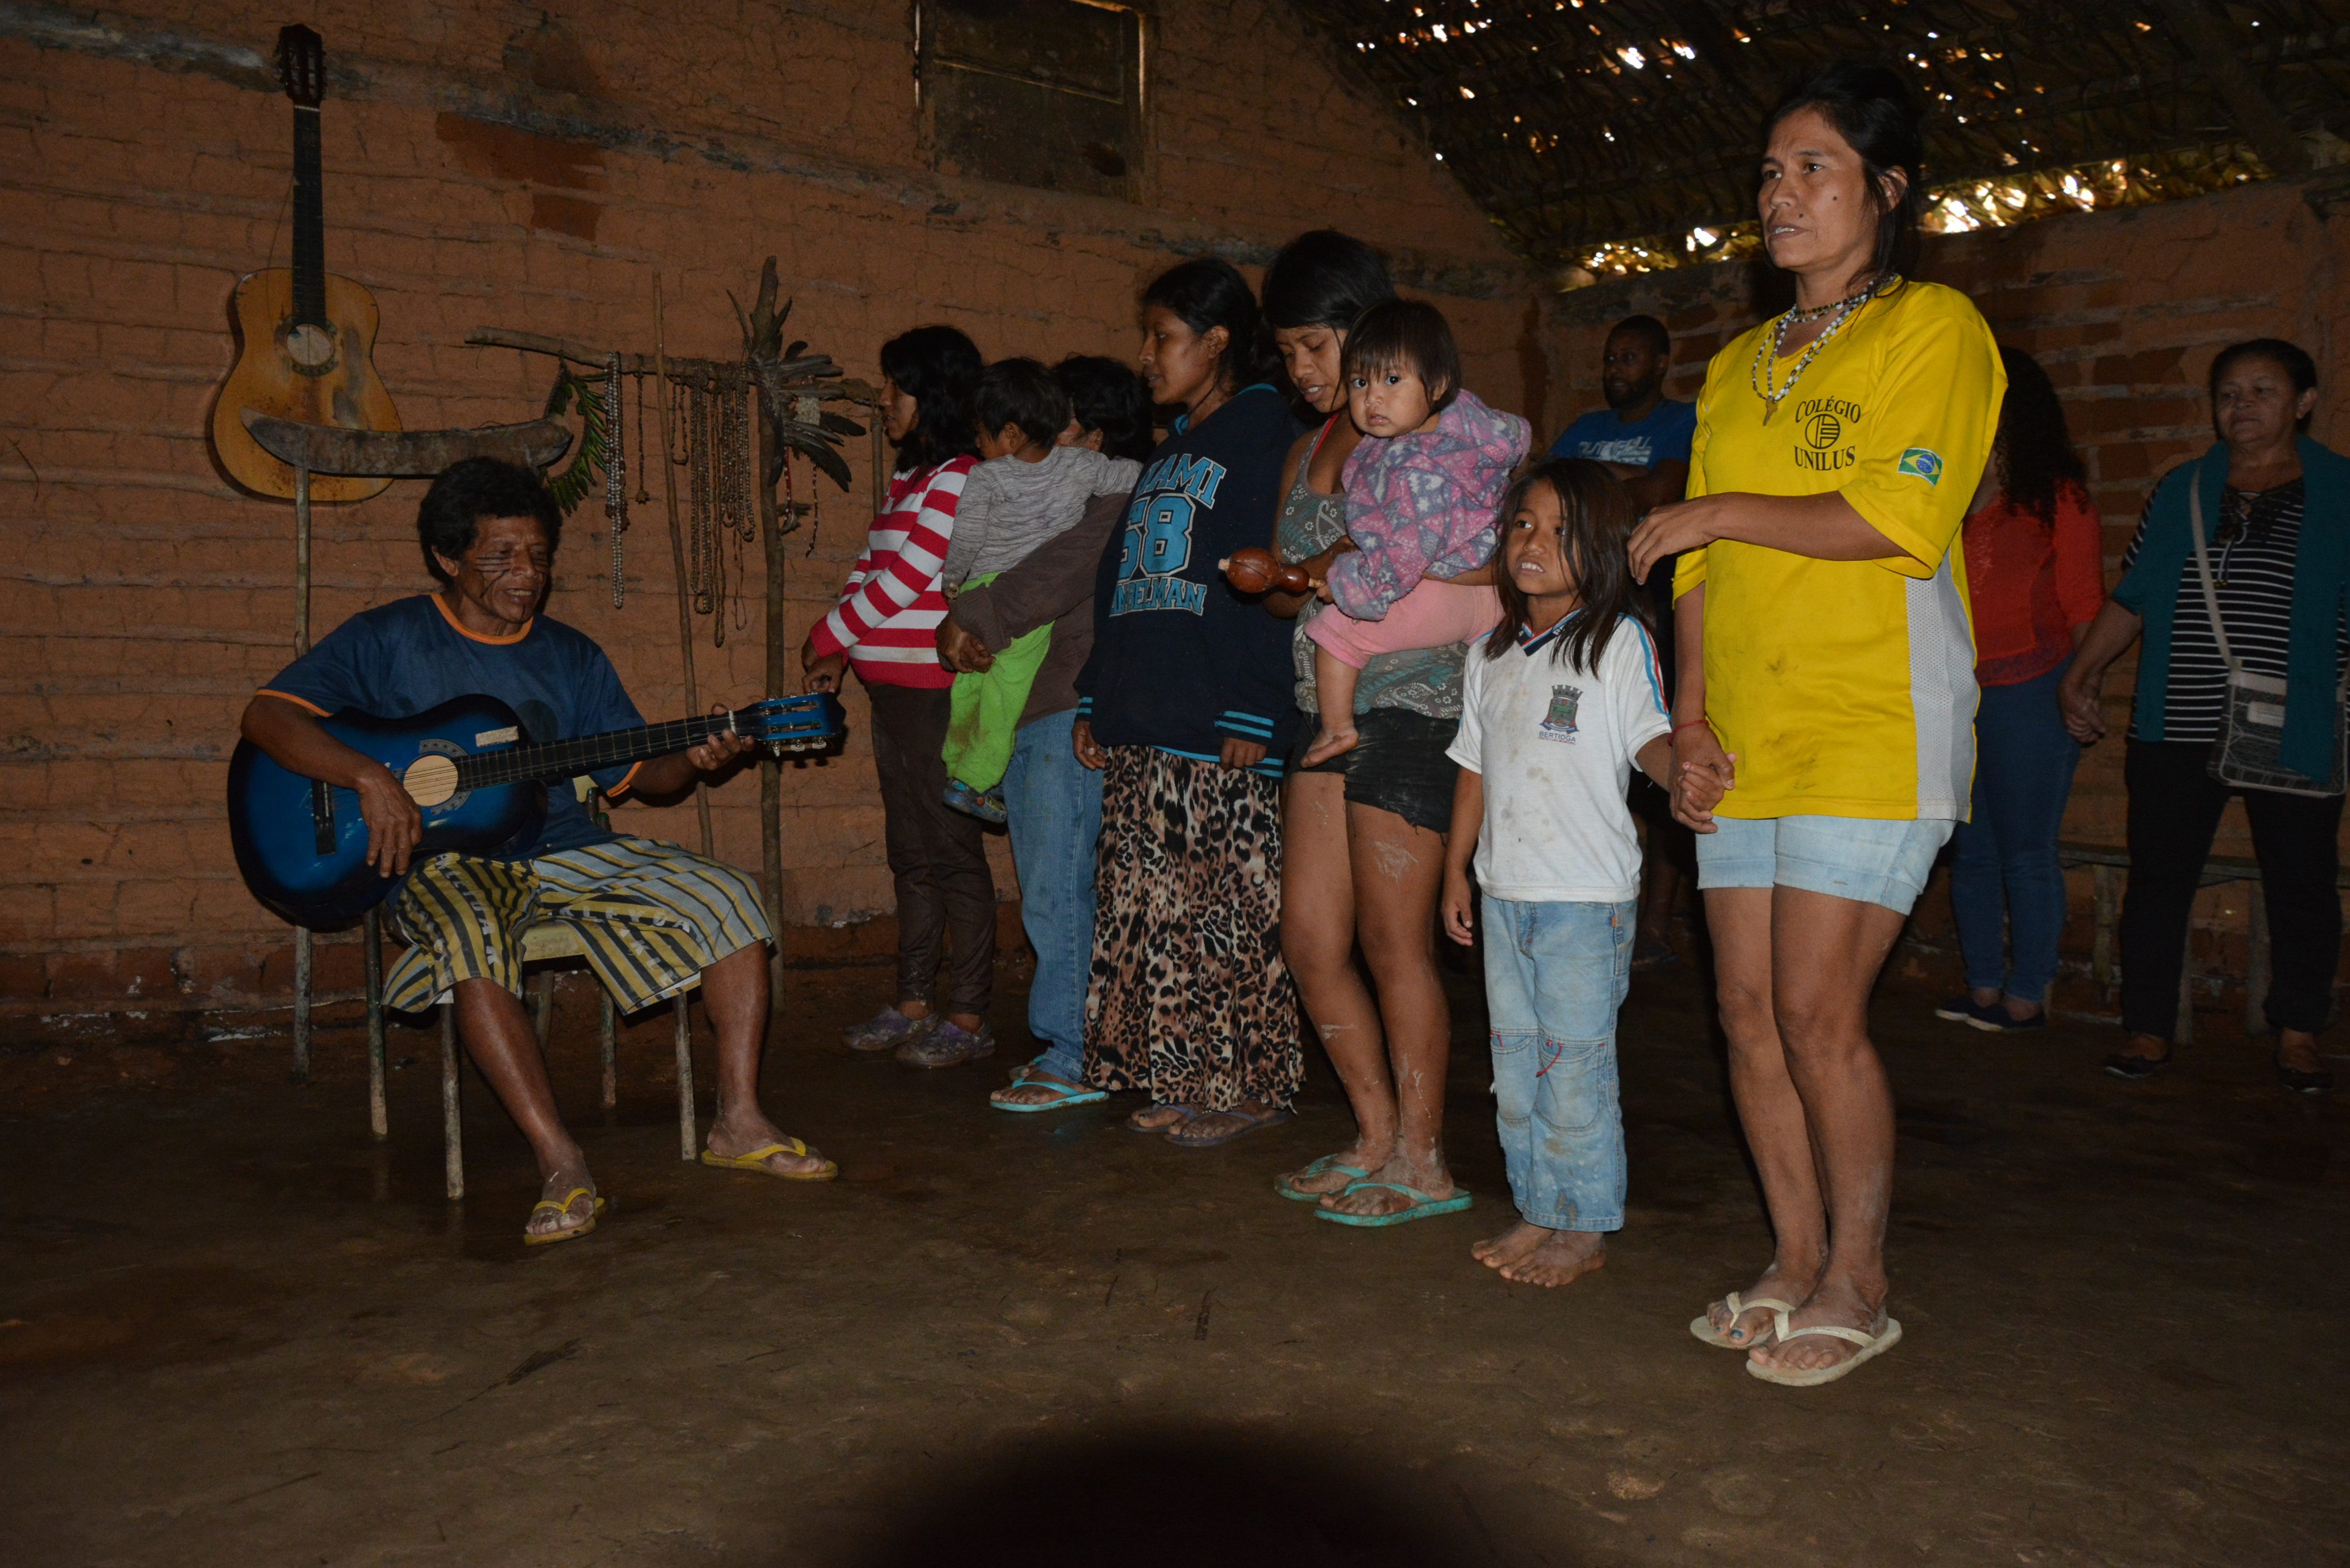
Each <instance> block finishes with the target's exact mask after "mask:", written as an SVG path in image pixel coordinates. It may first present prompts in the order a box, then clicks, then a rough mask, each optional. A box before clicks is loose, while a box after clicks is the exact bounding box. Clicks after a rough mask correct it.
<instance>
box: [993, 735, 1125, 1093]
mask: <svg viewBox="0 0 2350 1568" xmlns="http://www.w3.org/2000/svg"><path fill="white" fill-rule="evenodd" d="M1076 722H1077V714H1076V709H1074V708H1072V709H1070V710H1068V711H1066V712H1060V713H1052V714H1047V715H1046V716H1045V717H1044V718H1042V719H1038V720H1036V721H1035V722H1034V723H1029V724H1023V725H1022V726H1021V727H1020V729H1019V732H1017V733H1016V734H1014V737H1013V741H1012V761H1011V763H1010V765H1008V766H1007V767H1006V768H1005V769H1004V770H1003V809H1004V811H1005V813H1006V814H1007V815H1009V816H1010V818H1011V821H1010V822H1009V823H1008V824H1007V825H1006V826H1009V827H1010V829H1011V832H1012V863H1013V865H1014V867H1015V868H1016V869H1017V870H1018V871H1019V873H1020V923H1021V924H1022V925H1023V926H1024V927H1026V928H1027V930H1028V945H1029V946H1030V947H1033V948H1035V950H1036V978H1035V981H1032V982H1031V983H1030V985H1029V987H1028V1033H1031V1034H1034V1035H1035V1037H1036V1038H1037V1039H1039V1040H1041V1041H1043V1042H1044V1043H1045V1054H1044V1055H1042V1056H1040V1057H1038V1058H1037V1059H1036V1060H1037V1065H1038V1066H1040V1067H1041V1068H1043V1069H1044V1071H1045V1072H1047V1073H1050V1074H1052V1075H1054V1076H1055V1077H1056V1078H1064V1079H1066V1080H1067V1081H1068V1082H1070V1083H1073V1084H1074V1083H1076V1081H1077V1078H1078V1075H1079V1074H1081V1073H1082V1072H1083V1071H1084V1069H1085V1052H1086V977H1087V972H1088V971H1090V970H1091V969H1092V967H1093V959H1094V843H1095V841H1096V840H1097V839H1098V838H1100V836H1101V812H1102V776H1101V774H1099V773H1097V772H1096V771H1095V770H1094V769H1092V768H1089V767H1087V766H1086V765H1085V764H1084V763H1080V762H1078V761H1077V759H1076V753H1074V752H1072V751H1071V750H1070V740H1069V732H1070V731H1071V730H1072V729H1074V728H1075V727H1076Z"/></svg>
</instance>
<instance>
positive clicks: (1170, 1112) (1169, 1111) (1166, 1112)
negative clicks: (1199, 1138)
mask: <svg viewBox="0 0 2350 1568" xmlns="http://www.w3.org/2000/svg"><path fill="white" fill-rule="evenodd" d="M1199 1114H1200V1112H1199V1109H1198V1107H1197V1106H1143V1107H1142V1108H1141V1109H1140V1110H1139V1111H1137V1112H1135V1113H1134V1114H1133V1115H1132V1116H1128V1117H1127V1118H1126V1125H1127V1127H1128V1129H1130V1130H1131V1131H1134V1132H1141V1133H1155V1132H1165V1131H1166V1130H1167V1129H1168V1128H1169V1127H1173V1126H1174V1125H1175V1124H1176V1123H1178V1122H1188V1121H1190V1120H1191V1118H1192V1117H1193V1116H1198V1115H1199Z"/></svg>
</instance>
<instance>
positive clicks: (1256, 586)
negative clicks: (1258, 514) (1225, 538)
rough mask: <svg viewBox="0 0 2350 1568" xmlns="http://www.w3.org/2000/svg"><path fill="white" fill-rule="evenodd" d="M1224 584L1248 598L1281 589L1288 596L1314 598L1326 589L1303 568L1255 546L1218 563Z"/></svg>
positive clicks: (1237, 551)
mask: <svg viewBox="0 0 2350 1568" xmlns="http://www.w3.org/2000/svg"><path fill="white" fill-rule="evenodd" d="M1216 569H1217V570H1218V571H1220V572H1222V573H1223V574H1224V580H1225V581H1227V582H1229V583H1231V584H1232V587H1236V588H1238V589H1239V590H1240V591H1241V592H1243V593H1244V594H1261V593H1264V592H1266V591H1267V590H1269V589H1273V588H1279V589H1280V590H1281V591H1282V592H1283V593H1284V594H1310V593H1312V592H1313V591H1314V590H1315V588H1317V587H1321V586H1322V585H1321V584H1319V583H1317V582H1315V580H1314V579H1313V578H1311V577H1309V576H1306V575H1305V567H1303V566H1289V565H1287V564H1285V563H1284V562H1280V561H1276V560H1274V558H1273V552H1272V551H1270V550H1265V549H1260V548H1258V547H1257V546H1256V545H1248V546H1246V547H1245V548H1243V549H1239V550H1234V551H1233V552H1232V554H1231V555H1229V556H1225V557H1224V558H1223V559H1222V560H1221V561H1218V562H1217V563H1216Z"/></svg>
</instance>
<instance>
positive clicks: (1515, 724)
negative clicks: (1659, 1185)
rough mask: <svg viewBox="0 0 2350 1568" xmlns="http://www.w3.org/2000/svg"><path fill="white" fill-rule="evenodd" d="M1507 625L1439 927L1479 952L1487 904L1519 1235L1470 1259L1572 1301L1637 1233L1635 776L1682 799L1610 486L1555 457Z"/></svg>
mask: <svg viewBox="0 0 2350 1568" xmlns="http://www.w3.org/2000/svg"><path fill="white" fill-rule="evenodd" d="M1502 516H1503V524H1502V537H1501V548H1500V557H1499V559H1500V565H1501V568H1502V569H1501V571H1500V572H1499V573H1498V574H1497V577H1498V581H1497V583H1496V585H1495V586H1496V588H1497V590H1498V591H1499V593H1500V595H1501V599H1502V624H1501V625H1500V626H1499V627H1498V628H1495V629H1494V631H1493V634H1492V636H1491V637H1490V638H1488V639H1486V640H1485V641H1484V643H1483V644H1482V646H1481V647H1477V648H1472V649H1471V653H1470V656H1469V663H1468V667H1467V669H1466V670H1465V671H1464V672H1463V675H1462V680H1461V730H1460V733H1459V734H1458V735H1457V736H1456V737H1455V738H1454V740H1453V742H1452V750H1451V756H1452V760H1453V761H1455V762H1457V763H1460V764H1461V774H1460V779H1459V782H1458V783H1457V784H1455V785H1454V788H1453V794H1452V832H1451V837H1450V838H1449V839H1448V840H1447V843H1446V848H1445V857H1444V903H1443V911H1444V929H1445V934H1446V935H1448V936H1450V937H1451V939H1452V940H1454V941H1456V942H1460V943H1461V944H1462V945H1463V946H1467V945H1469V944H1470V943H1471V942H1473V941H1474V940H1475V937H1476V931H1475V927H1474V924H1473V921H1472V919H1471V894H1470V886H1469V859H1470V855H1471V852H1472V851H1473V852H1474V853H1475V855H1476V860H1477V882H1478V885H1479V886H1480V887H1481V888H1482V889H1483V892H1484V921H1485V1003H1486V1008H1487V1011H1488V1012H1490V1013H1491V1014H1492V1046H1493V1097H1494V1099H1495V1101H1496V1102H1497V1112H1496V1114H1497V1119H1498V1121H1499V1123H1500V1127H1501V1134H1502V1153H1503V1158H1504V1160H1505V1162H1506V1163H1507V1165H1508V1168H1509V1174H1510V1192H1511V1196H1512V1197H1513V1198H1514V1199H1516V1200H1517V1205H1518V1213H1519V1216H1520V1220H1519V1223H1518V1224H1517V1225H1516V1226H1515V1227H1514V1228H1513V1229H1512V1230H1511V1231H1508V1232H1507V1233H1506V1234H1503V1235H1501V1236H1496V1237H1494V1238H1493V1239H1492V1240H1491V1241H1481V1242H1479V1243H1477V1245H1476V1246H1475V1247H1474V1248H1472V1249H1471V1251H1472V1252H1473V1254H1474V1255H1475V1256H1476V1257H1477V1259H1478V1260H1479V1261H1480V1262H1483V1263H1484V1265H1485V1266H1486V1267H1487V1268H1490V1269H1498V1270H1499V1271H1501V1273H1502V1277H1503V1278H1504V1279H1509V1280H1516V1281H1520V1282H1524V1283H1529V1284H1538V1285H1564V1284H1566V1283H1568V1282H1572V1281H1574V1280H1575V1279H1577V1278H1579V1277H1580V1276H1582V1275H1584V1274H1586V1273H1589V1272H1591V1271H1592V1270H1594V1269H1596V1268H1597V1267H1599V1266H1600V1264H1601V1263H1603V1262H1606V1261H1607V1232H1608V1231H1620V1230H1622V1229H1623V1227H1624V1176H1625V1173H1624V1120H1623V1116H1622V1114H1621V1112H1620V1111H1619V1110H1618V1109H1617V1102H1616V1012H1617V1008H1619V1007H1621V1006H1622V1005H1623V1002H1624V992H1625V990H1626V988H1627V985H1628V983H1629V981H1630V978H1631V973H1632V933H1633V929H1634V926H1635V925H1636V923H1637V917H1638V913H1639V907H1638V896H1639V888H1640V845H1639V840H1638V836H1636V835H1635V833H1634V831H1633V826H1632V813H1631V809H1630V808H1629V806H1628V805H1627V804H1626V797H1625V789H1626V786H1627V784H1629V783H1630V781H1631V770H1632V769H1633V768H1634V767H1635V766H1638V768H1639V769H1640V771H1641V772H1643V773H1645V774H1648V776H1649V777H1650V778H1652V779H1654V780H1656V781H1657V783H1658V784H1659V785H1667V784H1668V782H1669V770H1670V767H1671V761H1672V741H1671V732H1672V719H1671V717H1670V716H1669V710H1668V708H1667V705H1666V701H1665V692H1664V685H1663V680H1662V677H1661V676H1660V674H1659V670H1658V665H1657V649H1656V644H1655V642H1654V640H1653V639H1651V637H1650V635H1649V632H1648V626H1647V624H1646V622H1645V621H1644V620H1643V619H1642V618H1641V609H1640V600H1639V597H1638V595H1639V590H1638V587H1637V586H1636V585H1635V584H1634V583H1633V581H1632V574H1631V568H1630V565H1629V562H1628V559H1627V556H1626V551H1625V545H1626V543H1627V540H1629V539H1630V537H1631V534H1632V524H1633V521H1634V519H1633V514H1632V503H1631V499H1630V497H1628V496H1627V494H1626V493H1625V492H1624V488H1623V486H1622V485H1621V484H1620V483H1618V482H1617V480H1616V478H1615V477H1614V476H1613V475H1612V474H1610V473H1609V472H1607V469H1605V468H1603V467H1602V466H1600V465H1599V464H1598V463H1596V462H1587V461H1586V460H1584V459H1581V458H1566V459H1553V460H1552V461H1550V462H1544V463H1542V464H1540V465H1538V466H1537V467H1535V468H1534V469H1533V470H1531V471H1530V472H1527V473H1526V474H1525V476H1524V477H1523V478H1522V479H1520V480H1519V481H1518V482H1517V483H1516V484H1515V485H1513V487H1512V488H1511V491H1510V493H1509V495H1508V497H1507V498H1506V499H1505V500H1504V501H1503V505H1502Z"/></svg>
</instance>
